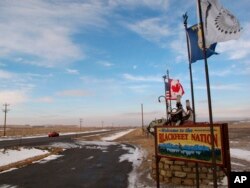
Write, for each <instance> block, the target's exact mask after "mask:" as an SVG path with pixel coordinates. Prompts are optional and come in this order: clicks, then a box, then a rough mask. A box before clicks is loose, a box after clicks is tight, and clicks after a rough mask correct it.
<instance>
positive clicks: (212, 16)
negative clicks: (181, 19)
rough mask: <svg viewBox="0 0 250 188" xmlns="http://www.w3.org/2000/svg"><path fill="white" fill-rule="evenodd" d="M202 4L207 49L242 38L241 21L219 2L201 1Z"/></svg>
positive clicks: (200, 41) (214, 0) (215, 0)
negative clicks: (216, 44) (212, 45)
mask: <svg viewBox="0 0 250 188" xmlns="http://www.w3.org/2000/svg"><path fill="white" fill-rule="evenodd" d="M200 2H201V12H202V20H203V27H204V34H205V40H206V47H209V46H210V45H211V44H214V43H216V42H225V41H228V40H233V39H238V38H239V37H240V33H241V30H242V29H241V27H240V23H239V21H238V20H237V18H236V17H235V16H234V15H233V14H232V13H231V12H229V11H228V10H226V9H225V8H223V7H222V6H221V5H220V3H219V0H200ZM199 44H202V40H201V37H199Z"/></svg>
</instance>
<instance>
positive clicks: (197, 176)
mask: <svg viewBox="0 0 250 188" xmlns="http://www.w3.org/2000/svg"><path fill="white" fill-rule="evenodd" d="M187 19H188V16H187V13H186V14H184V15H183V24H184V28H185V32H186V42H187V50H188V61H189V75H190V85H191V97H192V106H193V122H194V123H195V121H196V120H195V106H194V88H193V75H192V66H191V57H190V56H191V55H190V48H189V42H188V35H187ZM195 170H196V187H197V188H199V187H200V182H199V179H200V177H199V164H198V163H197V162H196V163H195Z"/></svg>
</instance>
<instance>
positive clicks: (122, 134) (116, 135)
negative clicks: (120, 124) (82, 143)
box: [101, 129, 135, 141]
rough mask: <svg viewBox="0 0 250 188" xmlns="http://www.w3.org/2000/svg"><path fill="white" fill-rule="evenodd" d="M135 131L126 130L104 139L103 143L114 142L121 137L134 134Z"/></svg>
mask: <svg viewBox="0 0 250 188" xmlns="http://www.w3.org/2000/svg"><path fill="white" fill-rule="evenodd" d="M133 130H135V129H129V130H126V131H122V132H118V133H115V134H112V135H110V136H107V137H103V138H102V139H101V140H103V141H112V140H115V139H117V138H120V137H122V136H124V135H126V134H128V133H130V132H132V131H133Z"/></svg>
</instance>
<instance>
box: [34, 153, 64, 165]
mask: <svg viewBox="0 0 250 188" xmlns="http://www.w3.org/2000/svg"><path fill="white" fill-rule="evenodd" d="M62 156H63V155H49V156H48V157H45V158H43V159H41V160H39V161H36V162H35V163H39V164H44V163H47V162H49V161H51V160H55V159H58V158H59V157H62Z"/></svg>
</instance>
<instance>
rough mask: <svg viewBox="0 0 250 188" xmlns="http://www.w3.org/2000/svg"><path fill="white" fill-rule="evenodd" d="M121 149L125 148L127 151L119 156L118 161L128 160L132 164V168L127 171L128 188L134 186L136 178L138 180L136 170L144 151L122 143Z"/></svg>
mask: <svg viewBox="0 0 250 188" xmlns="http://www.w3.org/2000/svg"><path fill="white" fill-rule="evenodd" d="M122 149H125V150H127V151H128V153H127V154H124V155H122V156H120V158H119V161H120V162H122V161H125V160H127V161H129V162H131V163H132V164H133V170H132V171H131V172H130V173H129V177H128V182H129V185H128V188H134V187H136V185H137V182H136V180H138V177H137V176H138V174H137V172H136V170H137V168H138V167H139V166H140V164H141V163H142V160H143V156H145V155H144V152H143V150H141V149H140V148H138V147H135V148H132V147H128V146H126V145H124V144H122Z"/></svg>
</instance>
